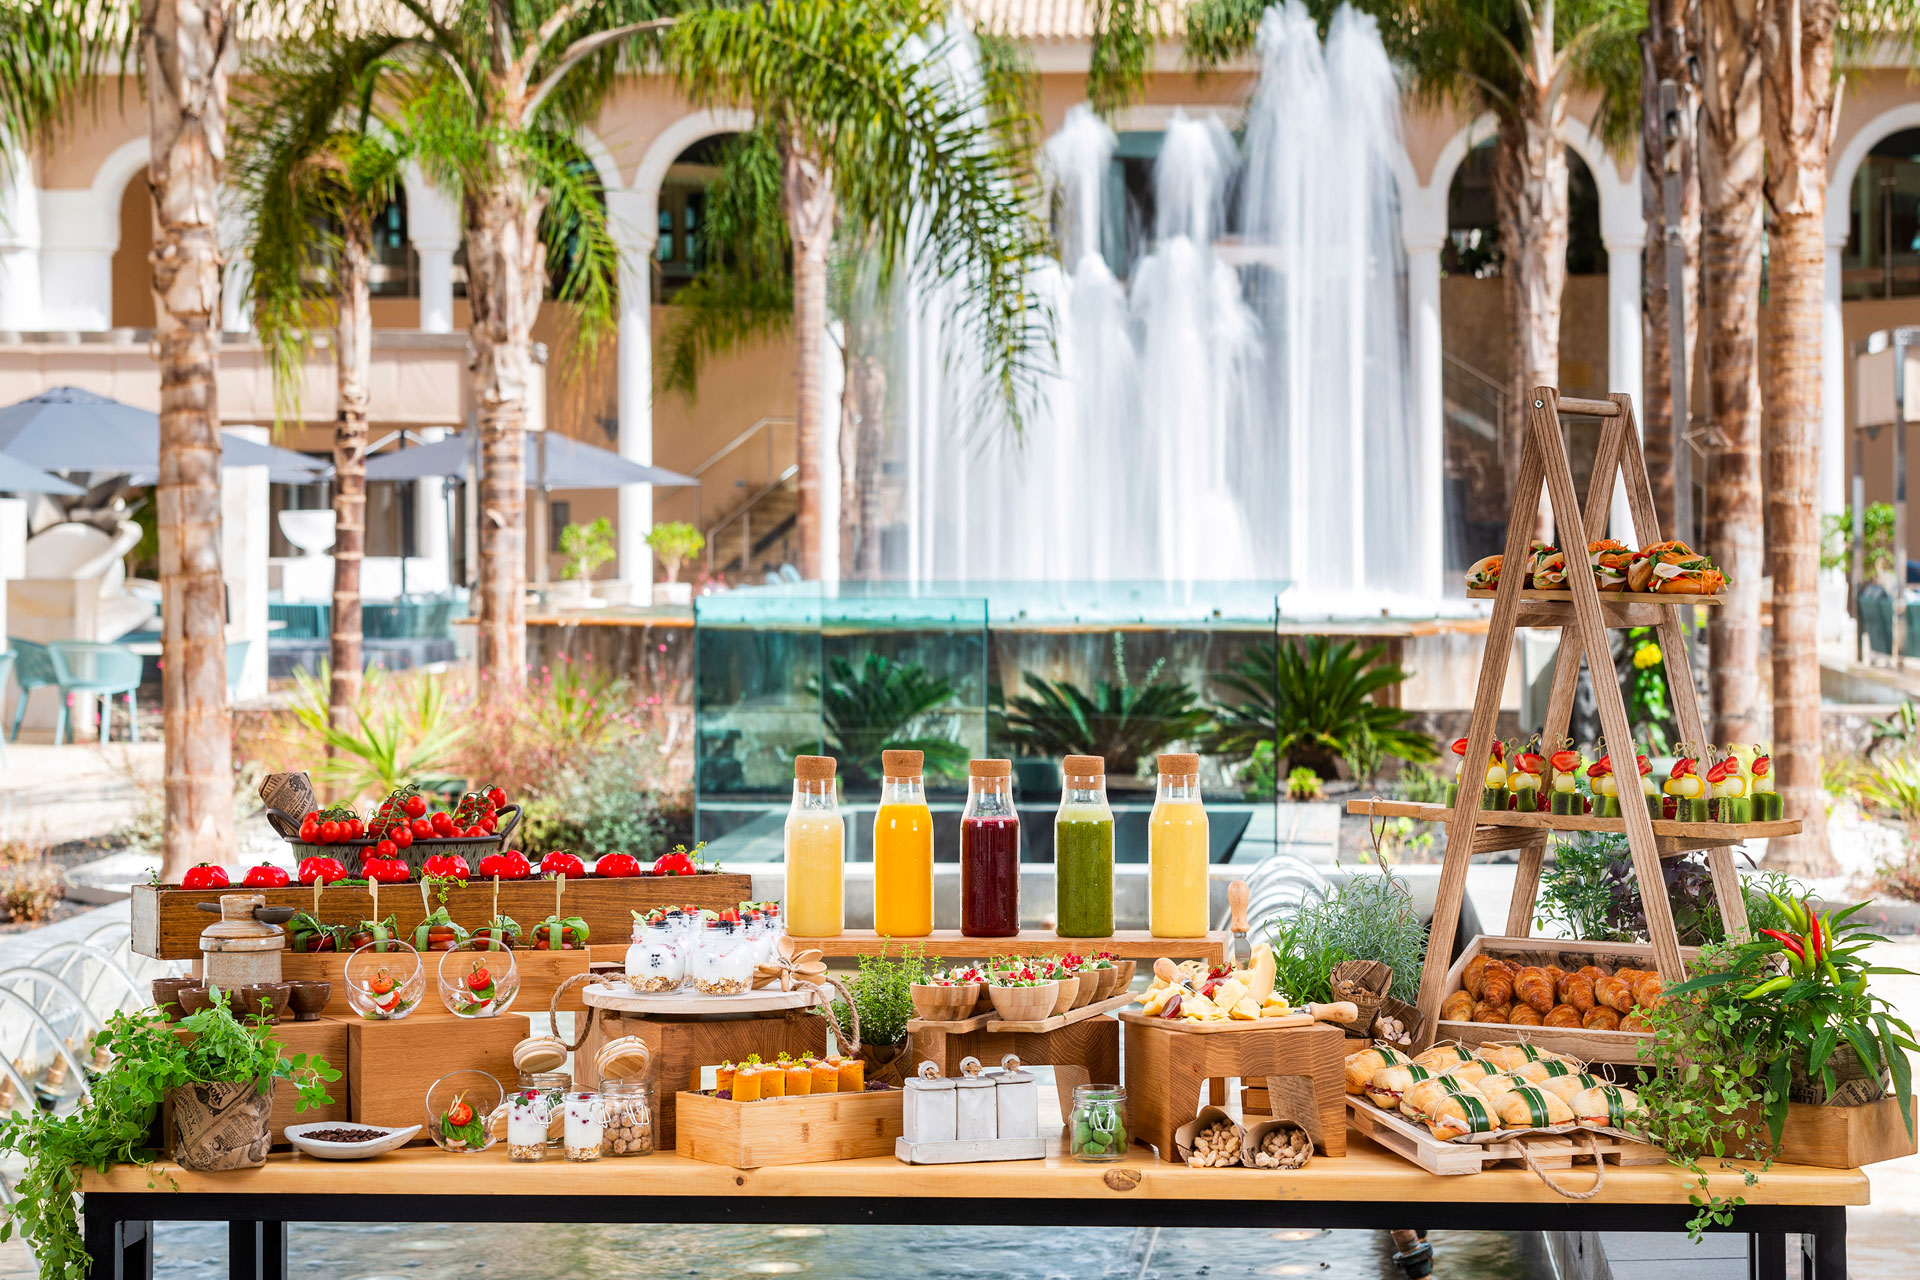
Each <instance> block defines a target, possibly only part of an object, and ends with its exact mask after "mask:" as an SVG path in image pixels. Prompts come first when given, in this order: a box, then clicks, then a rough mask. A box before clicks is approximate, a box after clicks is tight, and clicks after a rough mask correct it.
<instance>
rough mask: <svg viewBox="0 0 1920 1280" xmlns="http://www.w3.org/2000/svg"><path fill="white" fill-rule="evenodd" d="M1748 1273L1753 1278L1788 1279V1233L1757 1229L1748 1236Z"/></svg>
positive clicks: (1766, 1279)
mask: <svg viewBox="0 0 1920 1280" xmlns="http://www.w3.org/2000/svg"><path fill="white" fill-rule="evenodd" d="M1747 1275H1748V1276H1750V1277H1752V1280H1787V1233H1786V1232H1784V1231H1756V1232H1754V1233H1753V1234H1752V1235H1750V1236H1748V1237H1747Z"/></svg>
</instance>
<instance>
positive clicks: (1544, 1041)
mask: <svg viewBox="0 0 1920 1280" xmlns="http://www.w3.org/2000/svg"><path fill="white" fill-rule="evenodd" d="M1483 952H1484V953H1485V954H1487V955H1490V956H1492V957H1494V958H1495V959H1500V960H1511V961H1512V962H1513V963H1515V964H1538V965H1550V964H1557V965H1559V966H1560V967H1561V968H1562V969H1578V968H1580V967H1581V966H1582V965H1588V964H1593V965H1599V966H1600V967H1601V968H1602V969H1606V970H1608V971H1609V972H1611V971H1613V970H1615V969H1619V968H1629V969H1652V968H1653V967H1654V961H1653V948H1652V947H1650V946H1648V945H1646V944H1645V943H1638V942H1575V941H1571V940H1568V939H1565V938H1502V937H1492V936H1486V935H1483V936H1481V937H1478V938H1475V939H1474V940H1473V941H1472V942H1471V943H1469V944H1468V945H1467V949H1466V950H1465V951H1463V952H1461V953H1460V958H1459V959H1458V960H1455V961H1454V962H1453V967H1452V968H1451V969H1448V970H1447V976H1446V980H1445V982H1444V984H1443V985H1442V986H1441V989H1440V990H1441V998H1442V999H1444V998H1445V997H1447V996H1449V995H1452V994H1453V993H1454V992H1456V991H1458V990H1459V989H1460V983H1461V980H1462V975H1463V974H1464V973H1465V972H1466V968H1467V961H1469V960H1471V959H1473V957H1475V956H1476V955H1480V954H1481V953H1483ZM1697 954H1699V952H1698V948H1695V947H1682V948H1681V949H1680V955H1681V957H1682V958H1683V959H1686V960H1692V959H1693V957H1694V956H1695V955H1697ZM1435 1039H1436V1040H1439V1041H1441V1042H1445V1041H1448V1040H1458V1041H1459V1042H1460V1043H1461V1044H1464V1045H1467V1046H1468V1047H1469V1048H1476V1047H1478V1046H1480V1045H1483V1044H1489V1043H1492V1042H1495V1041H1524V1042H1526V1043H1527V1044H1537V1045H1539V1046H1540V1047H1541V1048H1542V1049H1551V1050H1552V1051H1553V1052H1555V1053H1564V1054H1566V1055H1567V1056H1569V1057H1573V1058H1578V1059H1580V1060H1581V1061H1582V1062H1617V1063H1631V1062H1637V1061H1638V1060H1639V1056H1640V1046H1641V1045H1642V1044H1645V1043H1646V1042H1647V1040H1648V1039H1649V1033H1647V1032H1645V1031H1588V1030H1585V1029H1584V1028H1573V1027H1515V1026H1509V1025H1508V1024H1506V1023H1504V1022H1453V1021H1450V1020H1448V1019H1446V1018H1442V1019H1440V1022H1439V1030H1438V1031H1437V1032H1436V1033H1435Z"/></svg>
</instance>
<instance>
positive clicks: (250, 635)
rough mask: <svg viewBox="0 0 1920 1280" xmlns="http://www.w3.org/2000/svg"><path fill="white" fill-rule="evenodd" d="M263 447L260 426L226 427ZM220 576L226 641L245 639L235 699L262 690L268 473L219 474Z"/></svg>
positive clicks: (266, 435) (260, 693)
mask: <svg viewBox="0 0 1920 1280" xmlns="http://www.w3.org/2000/svg"><path fill="white" fill-rule="evenodd" d="M227 430H229V431H231V432H233V433H234V434H235V435H239V436H244V437H245V438H246V439H248V440H254V441H257V442H259V443H261V444H266V443H268V439H269V433H268V431H267V429H266V428H265V427H228V428H227ZM220 576H221V577H222V578H223V579H224V580H225V581H226V584H227V613H228V617H227V643H228V644H233V643H235V642H236V641H240V640H245V641H247V660H246V665H245V666H244V667H243V668H242V669H241V673H240V682H239V684H238V685H237V686H236V687H235V688H234V691H233V696H234V700H235V701H245V700H246V699H249V698H260V697H264V696H265V695H266V692H267V469H266V468H265V467H222V468H221V470H220Z"/></svg>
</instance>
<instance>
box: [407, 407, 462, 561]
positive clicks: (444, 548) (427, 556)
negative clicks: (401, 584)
mask: <svg viewBox="0 0 1920 1280" xmlns="http://www.w3.org/2000/svg"><path fill="white" fill-rule="evenodd" d="M416 434H417V435H418V436H419V438H420V441H421V442H422V443H424V444H432V443H433V442H434V441H436V440H443V439H445V438H446V436H447V428H445V427H427V428H424V429H423V430H421V431H419V432H417V433H416ZM413 532H414V536H413V545H414V549H415V551H416V553H417V554H416V556H415V558H414V561H413V563H412V564H410V565H408V566H407V585H408V586H409V587H410V588H411V589H413V590H415V591H421V590H426V591H435V592H438V591H446V590H448V589H449V588H450V587H451V586H452V585H453V548H452V546H451V544H450V543H449V542H448V541H447V481H446V477H445V476H431V477H429V478H427V479H425V480H416V481H414V498H413Z"/></svg>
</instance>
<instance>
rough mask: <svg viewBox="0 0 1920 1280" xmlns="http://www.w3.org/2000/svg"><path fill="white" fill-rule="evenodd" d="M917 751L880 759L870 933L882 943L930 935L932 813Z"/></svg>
mask: <svg viewBox="0 0 1920 1280" xmlns="http://www.w3.org/2000/svg"><path fill="white" fill-rule="evenodd" d="M924 759H925V757H924V756H923V755H922V754H921V753H920V752H918V751H882V752H881V753H880V764H881V779H880V808H879V809H878V810H877V811H876V812H875V813H874V815H873V927H874V931H875V932H877V933H879V934H880V935H881V936H882V937H889V938H920V937H925V936H926V935H927V934H929V933H932V932H933V813H932V811H931V810H929V809H928V808H927V784H926V780H925V779H924V777H922V775H921V769H922V764H923V761H924Z"/></svg>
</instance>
